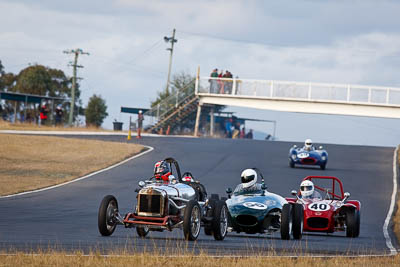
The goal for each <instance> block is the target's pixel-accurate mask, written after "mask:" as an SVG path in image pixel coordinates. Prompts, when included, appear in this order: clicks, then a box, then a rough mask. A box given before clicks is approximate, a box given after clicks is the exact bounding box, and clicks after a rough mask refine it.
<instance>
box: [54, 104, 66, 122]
mask: <svg viewBox="0 0 400 267" xmlns="http://www.w3.org/2000/svg"><path fill="white" fill-rule="evenodd" d="M63 114H64V111H63V109H62V105H61V104H59V105H57V107H56V126H57V125H60V124H62V116H63Z"/></svg>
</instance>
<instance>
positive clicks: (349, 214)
mask: <svg viewBox="0 0 400 267" xmlns="http://www.w3.org/2000/svg"><path fill="white" fill-rule="evenodd" d="M359 235H360V212H359V211H358V210H357V209H348V210H347V211H346V236H347V237H358V236H359Z"/></svg>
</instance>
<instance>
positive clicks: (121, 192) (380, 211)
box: [0, 136, 396, 255]
mask: <svg viewBox="0 0 400 267" xmlns="http://www.w3.org/2000/svg"><path fill="white" fill-rule="evenodd" d="M81 138H95V139H106V140H113V141H116V142H126V137H122V136H100V137H99V136H97V137H94V136H92V137H91V136H85V137H81ZM132 142H136V143H141V144H144V145H149V146H152V147H154V150H153V151H151V152H149V153H147V154H145V155H143V156H141V157H139V158H136V159H133V160H131V161H129V162H127V163H125V164H123V165H121V166H119V167H116V168H113V169H111V170H108V171H105V172H102V173H100V174H97V175H95V176H92V177H90V178H88V179H85V180H81V181H77V182H74V183H71V184H68V185H65V186H62V187H58V188H54V189H51V190H47V191H42V192H37V193H32V194H26V195H22V196H15V197H11V198H2V199H0V214H1V216H0V251H3V252H4V251H8V252H9V251H15V250H18V251H37V250H38V249H41V250H46V249H57V250H66V251H72V250H82V251H84V252H85V253H88V252H90V251H100V252H101V253H108V252H109V251H111V250H114V251H117V252H118V251H132V252H133V251H153V250H155V251H158V252H162V253H174V252H176V253H180V252H182V251H189V252H194V253H198V252H208V253H211V254H218V255H250V254H253V253H257V254H263V255H275V254H278V255H282V254H290V255H305V254H324V255H326V254H334V255H337V254H340V255H354V254H388V253H389V252H390V251H389V249H388V248H387V246H386V240H385V238H384V234H383V231H382V228H383V224H384V221H385V218H386V215H387V213H388V210H389V205H390V201H391V194H392V191H393V182H392V180H393V166H392V163H393V152H394V149H393V148H383V147H364V146H344V145H324V147H325V148H326V149H327V151H328V153H329V162H328V165H327V169H326V170H325V171H322V170H320V169H319V168H311V167H310V168H304V167H299V168H295V169H291V168H289V166H288V163H287V162H288V159H287V156H288V150H289V148H290V146H291V145H292V143H287V142H268V141H255V140H228V139H226V140H221V139H202V138H201V139H197V138H174V137H168V138H165V137H158V138H157V137H145V138H143V139H141V140H136V139H135V140H132ZM317 145H319V144H317ZM166 157H174V158H175V159H177V160H178V162H179V163H180V166H181V171H183V172H185V171H191V172H192V173H193V174H194V176H195V178H196V179H197V180H200V181H201V182H202V183H203V184H204V185H205V186H206V188H207V191H208V193H209V194H210V193H218V194H220V195H223V196H225V195H226V194H225V189H226V187H232V188H234V187H235V185H236V184H238V183H239V181H240V177H239V176H240V173H241V171H242V170H243V169H245V168H251V167H258V168H259V169H260V170H261V171H262V172H263V174H264V177H265V179H266V184H267V185H268V190H269V191H271V192H274V193H278V194H281V195H282V196H289V195H290V191H291V190H292V189H296V190H297V189H298V186H299V183H300V181H301V179H302V178H303V177H305V176H307V175H332V176H337V177H339V178H340V179H341V180H342V182H343V184H344V190H345V191H348V192H350V193H351V199H358V200H360V201H361V203H362V209H361V233H360V237H359V238H347V237H345V234H344V233H334V234H305V235H304V236H303V239H302V240H301V241H294V240H289V241H287V240H281V239H280V234H279V232H278V233H274V234H271V235H267V234H264V235H246V234H233V233H229V234H228V236H227V237H226V238H225V240H224V241H214V239H213V237H209V236H206V235H204V232H203V230H202V233H201V235H200V237H199V239H198V240H197V241H196V242H186V241H184V240H183V233H182V231H181V230H177V229H176V230H174V231H173V232H151V233H150V234H149V235H148V237H147V238H145V239H141V238H139V237H138V236H137V234H136V230H135V229H125V228H123V227H119V228H117V229H116V231H115V232H114V234H113V235H112V236H110V237H102V236H101V235H100V234H99V232H98V229H97V212H98V208H99V204H100V201H101V200H102V198H103V197H104V196H105V195H107V194H112V195H114V196H116V198H117V200H118V203H119V209H120V212H121V213H122V214H125V213H126V212H129V211H131V210H132V209H133V207H134V204H135V202H136V199H135V196H136V193H135V192H134V190H135V188H136V187H137V184H138V181H139V180H144V179H146V178H148V177H150V176H151V175H152V171H153V166H154V162H156V161H157V160H161V159H164V158H166ZM389 233H390V235H391V236H392V243H394V244H395V246H396V243H395V240H394V239H393V233H392V232H391V230H390V229H389Z"/></svg>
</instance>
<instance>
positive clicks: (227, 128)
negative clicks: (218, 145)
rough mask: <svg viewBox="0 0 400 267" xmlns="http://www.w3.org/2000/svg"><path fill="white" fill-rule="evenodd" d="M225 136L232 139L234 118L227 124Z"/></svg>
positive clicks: (227, 121)
mask: <svg viewBox="0 0 400 267" xmlns="http://www.w3.org/2000/svg"><path fill="white" fill-rule="evenodd" d="M225 135H226V137H227V138H232V118H229V119H227V120H226V122H225Z"/></svg>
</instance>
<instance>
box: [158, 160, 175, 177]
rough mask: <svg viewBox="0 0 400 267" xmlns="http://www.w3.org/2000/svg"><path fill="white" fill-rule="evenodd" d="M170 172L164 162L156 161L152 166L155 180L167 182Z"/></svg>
mask: <svg viewBox="0 0 400 267" xmlns="http://www.w3.org/2000/svg"><path fill="white" fill-rule="evenodd" d="M171 174H172V173H171V170H170V168H169V165H168V163H166V162H165V161H158V162H156V164H154V177H155V178H156V179H157V180H161V179H162V180H163V181H169V176H170V175H171Z"/></svg>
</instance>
